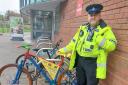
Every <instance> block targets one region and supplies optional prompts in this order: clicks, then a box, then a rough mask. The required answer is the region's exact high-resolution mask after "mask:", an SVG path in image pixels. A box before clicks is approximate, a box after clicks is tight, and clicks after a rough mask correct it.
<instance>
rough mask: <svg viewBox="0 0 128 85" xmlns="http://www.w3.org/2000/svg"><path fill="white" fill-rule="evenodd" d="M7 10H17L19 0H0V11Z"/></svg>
mask: <svg viewBox="0 0 128 85" xmlns="http://www.w3.org/2000/svg"><path fill="white" fill-rule="evenodd" d="M7 10H13V11H16V12H19V0H0V13H5V12H6V11H7Z"/></svg>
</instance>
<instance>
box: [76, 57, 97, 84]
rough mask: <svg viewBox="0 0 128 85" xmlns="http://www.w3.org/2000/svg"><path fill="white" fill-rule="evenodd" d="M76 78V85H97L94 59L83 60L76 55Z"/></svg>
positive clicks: (83, 58)
mask: <svg viewBox="0 0 128 85" xmlns="http://www.w3.org/2000/svg"><path fill="white" fill-rule="evenodd" d="M77 59H78V60H77V65H76V77H77V84H78V85H98V82H99V79H97V78H96V67H97V65H96V58H85V57H81V56H79V55H78V54H77Z"/></svg>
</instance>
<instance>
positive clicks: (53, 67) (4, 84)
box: [0, 45, 64, 85]
mask: <svg viewBox="0 0 128 85" xmlns="http://www.w3.org/2000/svg"><path fill="white" fill-rule="evenodd" d="M30 46H31V45H27V46H26V45H25V46H24V45H21V46H20V47H21V48H25V49H26V50H27V51H26V52H25V54H24V59H23V60H22V61H21V62H20V64H18V65H16V64H7V65H5V66H3V67H2V68H0V77H1V78H0V79H1V80H0V85H16V84H18V85H32V84H33V82H32V78H31V76H30V74H29V72H28V70H27V69H26V68H24V65H25V62H26V60H29V61H31V62H32V64H33V65H34V66H35V67H36V69H37V70H38V73H39V75H40V74H41V75H42V77H44V78H45V80H46V81H47V82H48V83H49V84H50V85H56V84H58V85H61V82H59V81H58V76H59V74H61V73H62V72H63V71H64V69H63V68H62V65H63V63H64V57H63V56H61V60H60V59H51V60H50V59H48V60H46V59H44V58H43V57H41V56H36V55H34V54H32V53H30ZM35 57H36V58H37V59H38V62H37V61H36V60H35V59H34V58H35ZM51 61H54V62H58V64H55V63H53V62H51ZM42 66H43V67H44V68H42ZM11 68H12V69H11ZM6 70H7V72H6ZM11 70H12V71H11ZM14 70H15V71H14ZM4 72H5V73H7V74H5V73H4ZM8 72H9V74H8ZM11 72H12V73H11ZM13 74H14V75H13ZM10 75H13V76H10ZM39 75H38V76H37V78H38V77H39ZM2 76H3V77H2ZM4 76H5V77H4ZM6 76H8V77H6ZM6 78H7V79H6ZM2 79H3V80H2ZM21 81H23V82H21ZM24 82H25V83H24ZM19 83H20V84H19ZM26 83H28V84H26ZM44 83H46V82H44Z"/></svg>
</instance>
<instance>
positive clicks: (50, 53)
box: [16, 40, 62, 64]
mask: <svg viewBox="0 0 128 85" xmlns="http://www.w3.org/2000/svg"><path fill="white" fill-rule="evenodd" d="M61 42H62V40H59V41H58V42H57V43H56V44H55V47H54V48H40V49H38V48H34V49H32V50H33V51H35V52H36V55H38V56H43V57H45V58H49V59H51V58H52V57H53V56H54V54H55V53H56V51H57V50H58V49H59V46H60V43H61ZM44 53H46V54H47V55H46V56H44ZM23 55H24V54H21V55H20V56H18V57H17V59H16V64H18V62H19V61H20V60H22V57H23Z"/></svg>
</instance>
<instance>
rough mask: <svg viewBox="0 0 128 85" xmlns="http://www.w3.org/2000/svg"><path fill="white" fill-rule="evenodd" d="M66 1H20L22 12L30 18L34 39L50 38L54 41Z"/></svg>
mask: <svg viewBox="0 0 128 85" xmlns="http://www.w3.org/2000/svg"><path fill="white" fill-rule="evenodd" d="M64 1H65V0H20V12H21V14H22V15H27V16H30V18H31V27H32V32H31V36H32V39H37V38H39V37H48V38H49V39H51V40H52V41H53V40H54V33H55V32H57V30H58V29H59V25H60V5H61V3H63V2H64Z"/></svg>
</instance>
